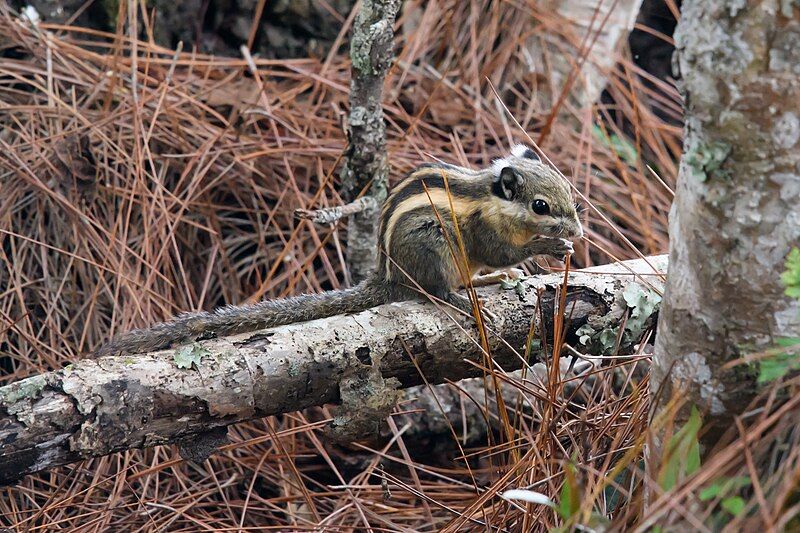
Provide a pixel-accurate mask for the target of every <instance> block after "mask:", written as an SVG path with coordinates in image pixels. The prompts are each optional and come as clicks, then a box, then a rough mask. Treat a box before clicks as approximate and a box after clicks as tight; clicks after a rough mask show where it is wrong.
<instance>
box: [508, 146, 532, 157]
mask: <svg viewBox="0 0 800 533" xmlns="http://www.w3.org/2000/svg"><path fill="white" fill-rule="evenodd" d="M528 150H530V148H528V147H527V146H525V145H524V144H521V143H520V144H517V145H514V148H512V149H511V155H513V156H514V157H525V152H527V151H528Z"/></svg>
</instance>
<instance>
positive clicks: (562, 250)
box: [542, 238, 575, 259]
mask: <svg viewBox="0 0 800 533" xmlns="http://www.w3.org/2000/svg"><path fill="white" fill-rule="evenodd" d="M543 240H544V241H545V242H542V245H543V248H544V249H545V250H546V252H545V253H546V254H547V255H552V256H553V257H557V258H558V259H562V258H563V257H564V256H565V255H567V254H573V253H575V249H574V248H573V246H572V241H570V240H567V239H558V238H548V239H543Z"/></svg>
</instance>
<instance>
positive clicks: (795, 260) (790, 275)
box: [781, 247, 800, 300]
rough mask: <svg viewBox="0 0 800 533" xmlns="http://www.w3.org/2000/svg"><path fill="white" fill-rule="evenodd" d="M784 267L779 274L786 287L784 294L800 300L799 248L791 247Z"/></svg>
mask: <svg viewBox="0 0 800 533" xmlns="http://www.w3.org/2000/svg"><path fill="white" fill-rule="evenodd" d="M784 267H785V268H786V270H785V271H784V272H783V273H782V274H781V281H782V282H783V285H784V287H786V295H787V296H789V297H791V298H797V299H799V300H800V248H796V247H795V248H792V250H791V251H790V252H789V255H787V256H786V263H784Z"/></svg>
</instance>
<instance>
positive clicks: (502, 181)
mask: <svg viewBox="0 0 800 533" xmlns="http://www.w3.org/2000/svg"><path fill="white" fill-rule="evenodd" d="M523 183H524V180H523V178H522V174H521V173H520V172H519V171H518V170H517V169H515V168H514V167H510V166H508V167H503V168H502V169H501V170H500V175H499V176H498V175H496V176H495V178H494V193H495V194H496V195H497V196H499V197H500V198H503V199H505V200H513V199H514V198H516V197H517V196H519V194H520V191H521V190H522V184H523Z"/></svg>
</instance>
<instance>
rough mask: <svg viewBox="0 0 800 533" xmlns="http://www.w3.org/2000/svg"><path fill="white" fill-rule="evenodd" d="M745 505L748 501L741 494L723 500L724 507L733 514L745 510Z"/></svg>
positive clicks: (736, 514) (735, 514)
mask: <svg viewBox="0 0 800 533" xmlns="http://www.w3.org/2000/svg"><path fill="white" fill-rule="evenodd" d="M745 505H746V502H745V501H744V498H742V497H741V496H731V497H730V498H725V499H724V500H722V508H723V509H725V510H726V511H728V512H729V513H731V514H732V515H733V516H739V514H741V512H742V511H744V507H745Z"/></svg>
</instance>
